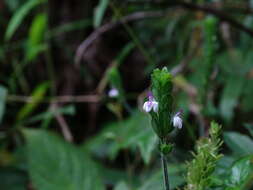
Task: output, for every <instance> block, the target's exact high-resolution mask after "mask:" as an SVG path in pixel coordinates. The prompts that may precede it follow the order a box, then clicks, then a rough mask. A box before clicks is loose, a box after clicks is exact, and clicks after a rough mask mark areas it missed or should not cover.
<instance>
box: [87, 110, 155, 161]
mask: <svg viewBox="0 0 253 190" xmlns="http://www.w3.org/2000/svg"><path fill="white" fill-rule="evenodd" d="M156 143H157V138H156V136H155V134H154V133H153V131H152V128H151V125H150V121H149V116H148V115H147V114H144V113H141V112H135V113H133V115H132V116H131V117H130V118H129V119H127V120H124V121H122V122H117V123H112V124H110V125H108V126H107V127H105V129H104V130H103V131H102V132H101V133H100V134H99V135H97V136H96V137H95V138H92V139H91V140H90V141H88V142H87V143H86V144H85V145H84V148H85V149H88V150H90V151H92V152H94V153H95V154H96V155H97V156H99V157H107V156H109V157H110V158H111V159H114V158H115V157H116V156H117V154H118V152H119V151H120V150H122V149H126V148H129V149H132V150H135V149H136V147H138V148H139V149H140V153H141V156H142V158H143V160H144V162H145V163H149V161H150V158H151V155H152V153H153V150H154V149H155V148H156Z"/></svg>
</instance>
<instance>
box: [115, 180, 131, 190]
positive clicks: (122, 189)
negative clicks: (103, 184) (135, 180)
mask: <svg viewBox="0 0 253 190" xmlns="http://www.w3.org/2000/svg"><path fill="white" fill-rule="evenodd" d="M114 190H130V188H129V187H128V186H127V184H126V183H125V182H120V183H118V184H117V185H116V187H115V188H114Z"/></svg>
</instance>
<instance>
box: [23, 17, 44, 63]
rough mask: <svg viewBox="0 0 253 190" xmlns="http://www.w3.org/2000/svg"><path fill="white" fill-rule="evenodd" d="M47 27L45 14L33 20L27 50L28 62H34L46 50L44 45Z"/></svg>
mask: <svg viewBox="0 0 253 190" xmlns="http://www.w3.org/2000/svg"><path fill="white" fill-rule="evenodd" d="M46 27H47V15H46V14H45V13H40V14H38V15H37V16H36V17H35V18H34V19H33V21H32V24H31V27H30V30H29V36H28V44H27V48H26V59H27V60H28V61H31V60H33V59H34V58H35V57H36V56H37V55H38V53H39V52H40V51H42V50H44V49H45V48H46V46H45V45H43V44H42V43H43V40H44V37H45V31H46Z"/></svg>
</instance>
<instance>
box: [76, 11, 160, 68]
mask: <svg viewBox="0 0 253 190" xmlns="http://www.w3.org/2000/svg"><path fill="white" fill-rule="evenodd" d="M164 14H165V13H164V12H162V11H145V12H137V13H133V14H131V15H127V16H125V17H123V18H122V19H120V20H119V21H112V22H109V23H107V24H104V25H103V26H101V27H99V28H98V29H96V30H95V31H94V32H93V33H91V34H90V35H89V36H88V37H87V38H86V39H85V40H84V41H83V42H82V43H81V45H79V47H78V48H77V51H76V55H75V63H76V64H77V65H78V64H79V63H80V61H81V59H82V55H83V54H84V53H85V51H86V50H87V49H88V47H89V46H90V45H91V44H92V43H93V42H94V40H96V39H97V38H98V37H100V36H101V35H102V34H104V33H105V32H107V31H109V30H112V29H113V28H116V27H118V26H120V25H122V24H125V23H129V22H132V21H136V20H141V19H147V18H154V17H161V16H163V15H164Z"/></svg>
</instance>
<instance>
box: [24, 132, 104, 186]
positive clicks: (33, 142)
mask: <svg viewBox="0 0 253 190" xmlns="http://www.w3.org/2000/svg"><path fill="white" fill-rule="evenodd" d="M24 134H25V137H26V141H27V151H28V152H27V155H28V164H29V173H30V176H31V179H32V183H33V185H34V186H35V188H36V189H38V190H103V189H104V187H103V185H102V182H101V179H100V177H99V175H98V170H97V167H96V165H95V163H94V162H93V161H92V160H90V158H89V157H88V156H87V155H85V154H84V153H83V152H81V151H80V150H79V149H78V148H77V147H75V146H73V145H71V144H69V143H67V142H65V141H63V140H62V139H61V138H59V137H58V136H56V135H54V134H52V133H50V132H47V131H44V130H24Z"/></svg>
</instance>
